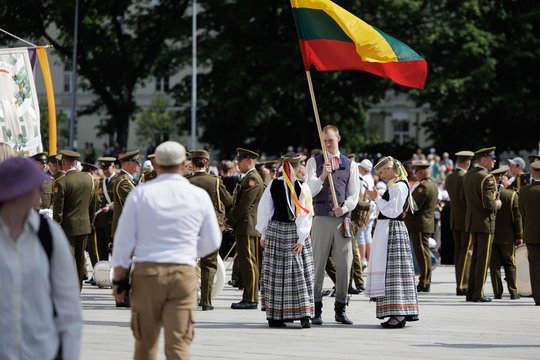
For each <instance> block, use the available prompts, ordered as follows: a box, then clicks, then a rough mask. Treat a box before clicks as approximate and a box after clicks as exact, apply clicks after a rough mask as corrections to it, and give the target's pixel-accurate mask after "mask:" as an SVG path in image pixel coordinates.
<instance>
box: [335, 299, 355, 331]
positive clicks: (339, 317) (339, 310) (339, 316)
mask: <svg viewBox="0 0 540 360" xmlns="http://www.w3.org/2000/svg"><path fill="white" fill-rule="evenodd" d="M346 306H347V305H346V304H343V303H339V302H337V301H336V302H335V303H334V311H335V313H336V314H335V319H336V322H338V323H342V324H345V325H352V323H353V322H352V321H351V320H350V319H349V318H348V317H347V314H345V307H346Z"/></svg>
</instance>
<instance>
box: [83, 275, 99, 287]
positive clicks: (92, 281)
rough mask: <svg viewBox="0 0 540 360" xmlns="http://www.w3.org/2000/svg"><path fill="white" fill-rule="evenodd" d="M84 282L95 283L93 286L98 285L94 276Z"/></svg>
mask: <svg viewBox="0 0 540 360" xmlns="http://www.w3.org/2000/svg"><path fill="white" fill-rule="evenodd" d="M84 283H85V284H88V285H93V286H96V285H97V284H96V282H95V281H94V278H93V277H92V278H90V279H86V280H84Z"/></svg>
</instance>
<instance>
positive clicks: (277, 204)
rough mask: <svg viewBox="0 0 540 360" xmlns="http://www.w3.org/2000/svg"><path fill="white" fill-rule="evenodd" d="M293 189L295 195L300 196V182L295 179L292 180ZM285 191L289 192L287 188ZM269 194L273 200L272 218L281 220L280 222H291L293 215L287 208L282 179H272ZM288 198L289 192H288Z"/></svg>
mask: <svg viewBox="0 0 540 360" xmlns="http://www.w3.org/2000/svg"><path fill="white" fill-rule="evenodd" d="M294 190H295V191H296V195H297V196H298V197H300V192H301V188H300V182H299V181H298V180H296V181H295V182H294ZM287 192H289V190H288V188H287ZM270 194H271V195H272V200H273V201H274V215H273V216H272V220H275V221H281V222H293V221H294V216H293V214H291V210H290V209H289V204H288V203H287V196H286V194H285V186H284V185H283V180H278V179H275V180H274V181H272V185H271V186H270ZM289 198H290V192H289Z"/></svg>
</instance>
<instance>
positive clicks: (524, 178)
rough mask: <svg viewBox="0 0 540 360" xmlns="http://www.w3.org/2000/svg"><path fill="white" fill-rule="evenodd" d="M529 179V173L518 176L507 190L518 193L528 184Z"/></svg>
mask: <svg viewBox="0 0 540 360" xmlns="http://www.w3.org/2000/svg"><path fill="white" fill-rule="evenodd" d="M530 179H531V174H529V173H523V174H518V175H517V176H516V178H515V179H514V181H512V183H511V184H510V185H509V186H508V188H509V189H512V190H516V191H518V192H519V190H520V189H521V187H522V186H525V185H527V184H528V183H529V180H530Z"/></svg>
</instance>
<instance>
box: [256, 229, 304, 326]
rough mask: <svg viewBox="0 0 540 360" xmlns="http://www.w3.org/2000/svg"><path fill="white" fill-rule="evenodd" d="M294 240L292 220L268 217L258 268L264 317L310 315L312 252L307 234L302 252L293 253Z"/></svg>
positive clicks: (279, 318)
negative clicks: (261, 260)
mask: <svg viewBox="0 0 540 360" xmlns="http://www.w3.org/2000/svg"><path fill="white" fill-rule="evenodd" d="M297 241H298V234H297V233H296V225H295V223H294V222H292V223H286V222H279V221H274V220H272V221H270V223H269V224H268V229H267V231H266V239H265V243H264V255H263V262H262V271H261V304H262V306H263V307H264V308H266V318H267V319H272V320H298V319H301V318H303V317H305V316H309V317H313V311H314V302H313V301H314V299H313V281H314V273H313V252H312V250H311V239H310V238H309V237H308V238H307V239H306V241H305V244H304V249H303V251H302V254H300V255H295V254H294V252H293V246H294V244H296V242H297Z"/></svg>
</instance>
